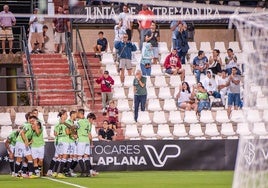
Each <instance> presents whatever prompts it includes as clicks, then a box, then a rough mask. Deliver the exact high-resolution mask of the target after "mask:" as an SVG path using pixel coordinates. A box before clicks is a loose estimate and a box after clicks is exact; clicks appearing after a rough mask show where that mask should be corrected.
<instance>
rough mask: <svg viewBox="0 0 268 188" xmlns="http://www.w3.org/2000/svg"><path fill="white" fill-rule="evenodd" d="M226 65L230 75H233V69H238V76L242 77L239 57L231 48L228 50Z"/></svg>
mask: <svg viewBox="0 0 268 188" xmlns="http://www.w3.org/2000/svg"><path fill="white" fill-rule="evenodd" d="M225 64H226V66H225V69H226V71H227V73H228V75H230V74H231V73H232V68H233V67H237V74H239V75H241V71H240V70H239V69H238V63H237V57H236V55H235V54H234V51H233V49H232V48H229V49H228V50H227V56H226V57H225Z"/></svg>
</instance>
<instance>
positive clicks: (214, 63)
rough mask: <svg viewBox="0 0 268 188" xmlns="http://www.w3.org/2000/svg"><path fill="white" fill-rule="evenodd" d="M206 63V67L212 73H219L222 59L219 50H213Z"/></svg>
mask: <svg viewBox="0 0 268 188" xmlns="http://www.w3.org/2000/svg"><path fill="white" fill-rule="evenodd" d="M208 63H209V65H208V69H210V70H211V71H212V73H213V74H215V75H216V74H220V73H221V66H222V60H221V57H220V50H218V49H214V50H213V52H212V56H210V57H209V61H208Z"/></svg>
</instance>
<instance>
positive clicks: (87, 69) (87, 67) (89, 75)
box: [76, 26, 95, 104]
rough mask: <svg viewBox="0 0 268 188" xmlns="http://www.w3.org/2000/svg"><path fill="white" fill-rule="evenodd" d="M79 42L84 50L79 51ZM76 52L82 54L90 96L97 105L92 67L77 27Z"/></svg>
mask: <svg viewBox="0 0 268 188" xmlns="http://www.w3.org/2000/svg"><path fill="white" fill-rule="evenodd" d="M78 40H79V42H80V45H81V48H82V49H80V48H79V50H78ZM76 51H78V52H79V54H80V58H81V60H82V65H83V69H84V72H85V76H86V81H87V84H88V87H89V91H90V95H91V97H92V103H93V104H94V103H95V96H94V79H93V74H92V72H91V69H90V65H89V63H88V60H87V55H86V52H85V48H84V44H83V41H82V37H81V34H80V31H79V28H78V26H76Z"/></svg>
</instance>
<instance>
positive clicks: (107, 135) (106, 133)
mask: <svg viewBox="0 0 268 188" xmlns="http://www.w3.org/2000/svg"><path fill="white" fill-rule="evenodd" d="M108 125H109V122H108V120H104V121H103V123H102V126H103V128H100V129H99V132H98V138H99V140H100V141H106V142H109V141H112V140H114V131H113V130H112V129H109V126H108Z"/></svg>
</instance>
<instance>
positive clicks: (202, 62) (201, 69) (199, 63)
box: [193, 50, 208, 82]
mask: <svg viewBox="0 0 268 188" xmlns="http://www.w3.org/2000/svg"><path fill="white" fill-rule="evenodd" d="M207 68H208V58H207V57H206V56H205V52H204V51H202V50H199V51H198V56H196V57H195V58H194V60H193V69H194V73H195V77H196V81H197V82H200V75H201V73H204V74H206V69H207Z"/></svg>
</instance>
